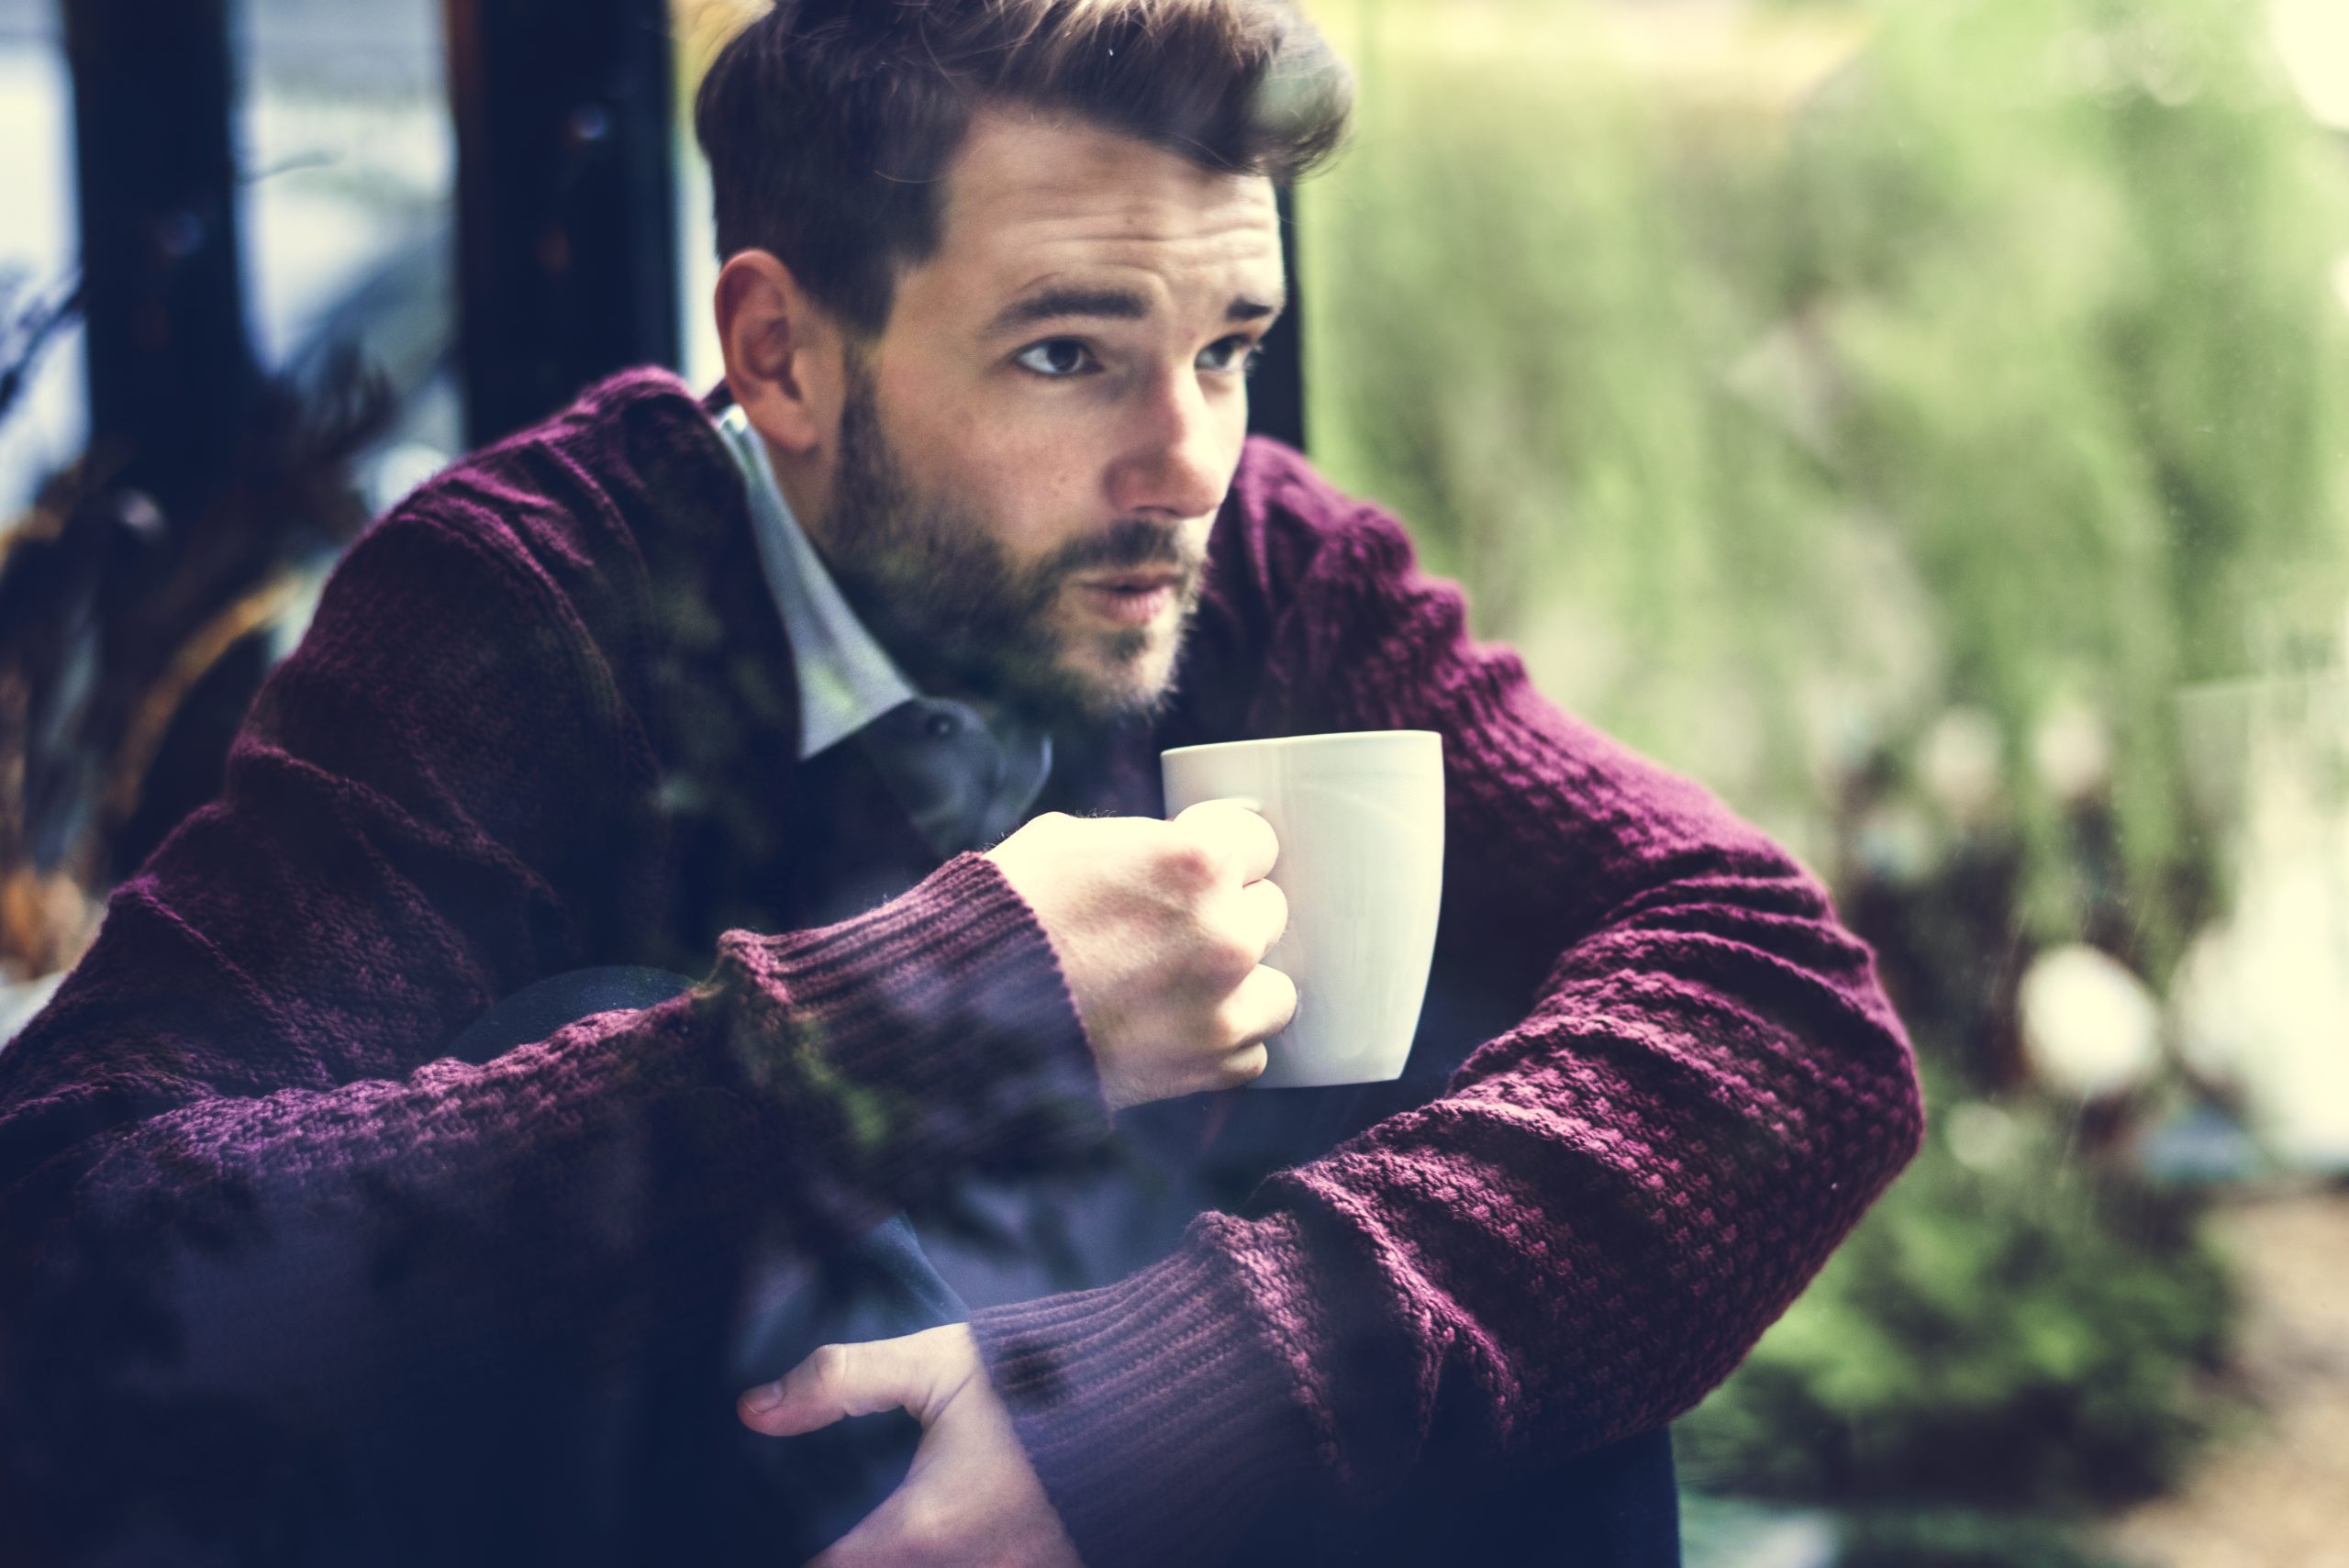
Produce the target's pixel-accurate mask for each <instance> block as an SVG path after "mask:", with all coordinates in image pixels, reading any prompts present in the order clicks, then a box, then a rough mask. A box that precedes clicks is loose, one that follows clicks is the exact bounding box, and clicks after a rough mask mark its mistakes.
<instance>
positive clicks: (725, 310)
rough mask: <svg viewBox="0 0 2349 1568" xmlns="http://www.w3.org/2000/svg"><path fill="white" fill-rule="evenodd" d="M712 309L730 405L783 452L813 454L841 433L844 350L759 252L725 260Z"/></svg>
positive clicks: (827, 323) (790, 281)
mask: <svg viewBox="0 0 2349 1568" xmlns="http://www.w3.org/2000/svg"><path fill="white" fill-rule="evenodd" d="M713 303H714V304H715V306H716V308H717V315H718V346H719V348H720V349H721V350H724V352H725V355H726V385H727V389H728V390H729V391H730V392H731V393H733V395H734V401H735V402H737V403H739V404H740V405H741V406H742V412H743V413H744V414H746V415H748V416H749V417H750V420H751V425H752V427H753V428H756V429H757V430H758V432H759V433H760V434H761V435H763V436H764V437H765V438H766V439H767V440H768V441H769V442H770V443H772V444H773V445H774V446H775V447H776V448H778V449H780V450H781V451H782V452H784V453H787V454H791V455H796V456H807V455H809V454H812V453H814V452H816V451H817V450H818V449H819V448H821V447H822V446H824V445H825V444H826V443H827V442H828V441H829V439H830V437H831V435H832V433H833V432H834V431H835V430H837V429H839V428H840V417H841V397H842V393H843V390H844V388H843V384H842V374H841V371H842V355H843V349H844V344H843V342H842V339H841V332H840V328H839V327H838V325H837V324H836V323H835V322H834V321H833V320H832V317H831V315H830V313H829V312H828V311H826V310H824V309H822V308H821V307H820V306H818V305H817V304H816V302H815V301H814V300H813V299H811V298H809V297H808V295H807V291H806V290H805V289H803V288H801V287H800V286H799V280H798V279H797V278H796V277H794V276H793V275H792V272H791V269H790V268H789V267H786V266H785V265H784V264H783V262H782V261H781V260H779V259H778V258H776V257H775V256H774V255H771V254H770V253H768V252H767V251H764V250H738V251H736V252H735V253H734V254H733V255H731V256H729V257H728V258H727V260H726V265H725V266H723V267H721V268H720V269H718V289H717V294H716V297H715V300H714V302H713Z"/></svg>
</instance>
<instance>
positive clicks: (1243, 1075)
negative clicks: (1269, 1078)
mask: <svg viewBox="0 0 2349 1568" xmlns="http://www.w3.org/2000/svg"><path fill="white" fill-rule="evenodd" d="M1272 1060H1273V1057H1272V1052H1271V1051H1267V1050H1266V1049H1265V1048H1264V1046H1263V1045H1262V1044H1261V1043H1260V1044H1256V1045H1252V1046H1250V1047H1248V1048H1247V1049H1246V1050H1245V1051H1233V1052H1232V1053H1231V1054H1230V1056H1228V1057H1226V1058H1224V1062H1223V1075H1224V1079H1225V1081H1226V1082H1227V1083H1229V1084H1233V1085H1235V1086H1236V1085H1238V1084H1251V1083H1253V1082H1255V1081H1256V1080H1257V1079H1259V1078H1261V1077H1263V1076H1264V1069H1265V1068H1267V1067H1269V1066H1271V1065H1272Z"/></svg>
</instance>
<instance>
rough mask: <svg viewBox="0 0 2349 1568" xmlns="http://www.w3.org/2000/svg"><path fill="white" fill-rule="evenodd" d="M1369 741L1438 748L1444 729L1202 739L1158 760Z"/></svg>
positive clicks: (1355, 730)
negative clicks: (1419, 743) (1412, 742)
mask: <svg viewBox="0 0 2349 1568" xmlns="http://www.w3.org/2000/svg"><path fill="white" fill-rule="evenodd" d="M1369 740H1432V741H1434V742H1436V747H1437V750H1438V751H1442V743H1443V732H1442V730H1438V729H1340V730H1333V731H1330V732H1328V733H1323V734H1316V735H1264V736H1259V737H1257V738H1255V739H1254V740H1203V741H1201V742H1199V743H1198V744H1197V745H1196V746H1173V747H1169V748H1168V749H1167V750H1165V751H1161V752H1160V753H1159V756H1160V758H1161V759H1165V758H1170V757H1190V756H1198V755H1203V754H1205V753H1207V752H1209V751H1235V750H1237V749H1239V748H1240V747H1242V746H1252V747H1258V748H1265V749H1273V750H1284V751H1285V750H1287V749H1290V748H1293V747H1309V746H1315V745H1321V744H1335V743H1339V742H1347V743H1352V744H1354V745H1360V744H1362V743H1363V742H1364V741H1369Z"/></svg>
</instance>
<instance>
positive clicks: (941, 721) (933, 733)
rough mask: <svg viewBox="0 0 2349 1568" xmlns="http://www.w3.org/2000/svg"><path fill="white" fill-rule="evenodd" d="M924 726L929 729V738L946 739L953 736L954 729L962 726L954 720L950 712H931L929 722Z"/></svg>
mask: <svg viewBox="0 0 2349 1568" xmlns="http://www.w3.org/2000/svg"><path fill="white" fill-rule="evenodd" d="M925 728H928V729H929V731H930V739H931V740H952V738H953V735H954V731H955V730H957V729H959V728H962V726H960V725H958V724H956V723H955V722H954V716H953V715H952V714H951V713H933V714H931V715H930V722H929V724H928V725H927V726H925Z"/></svg>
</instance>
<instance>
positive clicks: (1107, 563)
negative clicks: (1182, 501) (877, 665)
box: [824, 353, 1203, 729]
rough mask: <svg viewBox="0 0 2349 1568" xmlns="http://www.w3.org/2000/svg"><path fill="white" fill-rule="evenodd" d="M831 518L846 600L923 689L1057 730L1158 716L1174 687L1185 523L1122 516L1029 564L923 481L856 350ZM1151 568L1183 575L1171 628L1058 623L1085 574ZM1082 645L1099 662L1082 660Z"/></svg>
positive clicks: (1191, 563) (1196, 569) (1187, 571)
mask: <svg viewBox="0 0 2349 1568" xmlns="http://www.w3.org/2000/svg"><path fill="white" fill-rule="evenodd" d="M826 520H827V527H826V528H825V530H824V532H825V536H826V539H825V542H826V544H827V546H828V547H829V548H828V549H827V550H826V564H827V565H828V566H829V567H830V569H831V572H832V576H833V579H834V581H835V582H837V583H838V584H839V585H840V589H841V595H842V596H843V597H845V598H846V599H847V600H848V601H849V603H850V605H851V606H852V607H854V609H855V610H856V613H857V615H858V616H859V617H861V618H862V619H863V621H864V624H865V625H866V626H867V627H868V628H871V629H872V632H873V635H874V638H875V639H877V640H878V641H879V642H880V643H881V645H882V646H883V647H884V648H885V649H887V650H888V651H889V654H890V656H891V657H892V658H894V659H896V662H897V664H898V667H899V668H900V669H902V670H903V671H904V672H905V673H906V676H907V679H908V680H910V681H911V682H912V683H913V684H914V685H915V686H916V688H917V689H918V690H920V691H923V692H926V693H930V694H932V695H950V694H959V695H968V696H974V697H977V698H980V699H982V700H985V701H991V702H995V703H999V704H1001V705H1002V706H1005V707H1007V708H1009V709H1011V710H1012V711H1013V712H1015V713H1018V714H1019V715H1020V716H1021V717H1025V718H1026V719H1028V720H1029V721H1030V722H1031V723H1035V724H1039V725H1041V726H1043V727H1044V728H1050V729H1068V728H1076V727H1081V726H1089V725H1101V724H1109V723H1115V722H1118V721H1119V720H1123V719H1128V718H1136V717H1156V716H1157V715H1158V714H1159V713H1160V712H1162V711H1163V709H1164V707H1165V706H1166V704H1167V701H1168V700H1169V698H1170V697H1171V696H1172V695H1173V691H1174V687H1173V680H1172V669H1173V662H1174V653H1175V651H1177V650H1179V649H1180V647H1181V644H1182V640H1183V638H1184V636H1185V634H1186V632H1187V631H1188V629H1189V628H1190V624H1191V620H1192V617H1193V616H1194V614H1195V612H1196V611H1197V608H1198V601H1199V592H1200V586H1201V578H1202V575H1203V573H1202V565H1203V562H1202V561H1201V560H1200V558H1199V557H1198V556H1197V554H1195V553H1193V552H1191V551H1189V550H1186V546H1185V541H1184V538H1183V534H1182V530H1181V529H1180V528H1178V527H1177V526H1175V525H1174V524H1169V523H1162V522H1156V521H1152V520H1151V519H1149V518H1141V517H1129V518H1121V519H1119V521H1118V522H1116V523H1113V524H1111V525H1110V526H1109V527H1108V528H1106V529H1104V530H1103V531H1102V532H1101V533H1099V534H1097V535H1092V536H1088V537H1086V538H1083V539H1072V540H1070V541H1069V542H1068V543H1066V544H1063V545H1062V546H1060V547H1059V548H1058V549H1056V550H1052V552H1051V553H1050V554H1048V555H1046V556H1045V557H1044V558H1043V559H1041V560H1040V561H1037V562H1033V563H1032V564H1030V565H1027V566H1024V567H1022V566H1019V565H1017V564H1016V563H1015V562H1013V561H1012V559H1011V557H1010V556H1009V555H1008V553H1007V552H1006V551H1005V550H1004V548H1003V546H1002V544H1001V543H1000V542H999V541H998V540H997V539H996V537H995V535H994V534H993V533H992V532H990V531H989V529H988V527H987V525H986V523H985V519H984V518H983V517H981V516H980V515H979V514H977V513H975V512H974V511H972V510H971V509H970V508H968V507H967V506H962V505H960V504H958V503H957V502H955V501H953V500H952V499H951V498H949V497H947V496H943V495H926V494H923V493H921V492H919V491H918V490H917V489H916V487H915V486H914V484H912V482H911V480H910V479H909V478H908V476H907V473H906V467H905V464H904V462H902V461H901V459H900V457H899V454H898V451H897V449H896V445H895V444H894V443H893V442H892V441H891V440H890V439H889V435H888V432H887V430H886V429H885V428H884V427H883V423H882V419H881V412H880V407H879V403H878V399H877V398H876V396H875V394H874V384H873V380H872V375H871V372H870V370H869V368H868V367H867V366H866V365H865V364H864V363H863V360H862V358H861V356H858V355H856V354H854V353H851V354H850V355H849V357H848V365H847V377H846V388H845V394H844V398H843V402H842V406H841V449H840V460H839V463H838V465H837V469H836V472H835V474H834V478H833V482H832V493H831V496H830V499H829V513H828V516H827V519H826ZM1144 567H1151V568H1159V569H1163V570H1166V571H1170V572H1175V573H1180V580H1179V581H1178V582H1177V583H1176V584H1175V605H1176V614H1175V617H1174V626H1173V630H1172V631H1171V633H1170V632H1169V630H1168V629H1167V628H1166V627H1165V625H1164V624H1163V622H1162V623H1161V624H1159V625H1154V626H1147V627H1099V628H1095V627H1084V628H1069V627H1067V626H1065V625H1064V624H1062V623H1060V622H1058V621H1056V620H1055V618H1054V616H1053V611H1054V609H1055V608H1056V607H1057V606H1059V605H1060V603H1061V601H1062V600H1063V598H1065V597H1066V596H1067V595H1068V593H1069V591H1070V585H1071V584H1073V583H1074V581H1075V580H1076V579H1077V578H1078V576H1079V575H1080V574H1085V575H1097V574H1102V573H1118V572H1129V571H1135V570H1139V569H1141V568H1144ZM1170 643H1171V645H1172V646H1167V645H1168V644H1170ZM1083 652H1090V653H1091V654H1092V655H1093V663H1094V665H1095V668H1093V669H1086V668H1085V667H1083V665H1082V664H1081V663H1080V662H1079V660H1078V657H1077V655H1079V654H1080V653H1083ZM1153 653H1157V654H1159V655H1160V657H1158V658H1156V659H1153V658H1152V654H1153Z"/></svg>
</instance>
